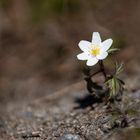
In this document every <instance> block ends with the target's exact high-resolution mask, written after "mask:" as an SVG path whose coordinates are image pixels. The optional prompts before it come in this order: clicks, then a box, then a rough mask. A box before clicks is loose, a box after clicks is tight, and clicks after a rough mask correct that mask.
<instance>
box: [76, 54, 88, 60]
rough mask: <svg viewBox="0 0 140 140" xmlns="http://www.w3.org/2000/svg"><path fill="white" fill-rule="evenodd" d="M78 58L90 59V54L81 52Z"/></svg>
mask: <svg viewBox="0 0 140 140" xmlns="http://www.w3.org/2000/svg"><path fill="white" fill-rule="evenodd" d="M77 58H78V59H79V60H88V58H89V56H88V54H87V53H80V54H78V55H77Z"/></svg>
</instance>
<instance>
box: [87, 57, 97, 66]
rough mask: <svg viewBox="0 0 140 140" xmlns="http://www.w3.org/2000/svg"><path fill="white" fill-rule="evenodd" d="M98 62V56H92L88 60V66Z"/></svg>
mask: <svg viewBox="0 0 140 140" xmlns="http://www.w3.org/2000/svg"><path fill="white" fill-rule="evenodd" d="M97 62H98V59H97V58H96V57H94V58H90V59H88V61H87V65H88V66H93V65H95V64H96V63H97Z"/></svg>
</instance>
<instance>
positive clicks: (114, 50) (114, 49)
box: [107, 48, 120, 53]
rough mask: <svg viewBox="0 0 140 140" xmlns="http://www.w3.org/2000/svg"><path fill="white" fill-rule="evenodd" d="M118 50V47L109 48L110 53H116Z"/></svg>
mask: <svg viewBox="0 0 140 140" xmlns="http://www.w3.org/2000/svg"><path fill="white" fill-rule="evenodd" d="M116 51H120V49H118V48H112V49H109V50H108V51H107V52H108V53H114V52H116Z"/></svg>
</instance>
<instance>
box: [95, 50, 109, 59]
mask: <svg viewBox="0 0 140 140" xmlns="http://www.w3.org/2000/svg"><path fill="white" fill-rule="evenodd" d="M107 56H108V53H107V52H101V53H100V54H99V55H97V56H96V57H97V59H99V60H102V59H105V58H106V57H107Z"/></svg>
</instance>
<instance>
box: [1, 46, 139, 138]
mask: <svg viewBox="0 0 140 140" xmlns="http://www.w3.org/2000/svg"><path fill="white" fill-rule="evenodd" d="M128 50H129V49H127V51H128ZM130 50H131V48H130ZM124 51H126V50H124ZM121 55H122V56H123V52H122V53H121V54H120V57H121ZM129 57H130V56H129ZM138 58H139V56H138ZM138 58H135V59H134V60H132V61H129V62H127V63H126V68H129V69H127V71H125V72H124V74H122V78H124V80H125V82H126V89H127V90H126V91H125V93H124V97H123V102H122V104H124V106H123V107H124V108H127V107H128V106H131V107H132V108H135V110H137V111H138V113H136V114H132V115H129V114H127V121H128V124H127V126H121V124H120V122H121V120H122V116H121V115H120V116H119V117H117V118H116V119H115V120H112V118H113V117H112V114H111V113H110V112H107V106H106V105H105V104H104V103H103V102H102V101H101V100H98V99H95V98H94V97H93V96H90V95H89V94H88V92H87V91H86V88H85V82H84V81H82V82H78V83H75V84H72V85H70V86H66V87H64V88H62V90H58V91H57V92H52V93H50V94H47V95H42V97H40V98H38V97H36V95H35V94H32V95H31V97H30V98H29V97H28V96H27V97H24V94H23V95H22V96H23V99H22V96H21V98H20V99H19V98H14V97H11V96H6V97H7V99H5V101H4V102H1V106H0V114H1V116H0V139H1V140H20V139H21V140H24V139H25V140H45V139H46V140H94V139H101V140H114V139H115V140H117V139H120V140H126V139H129V140H131V139H133V140H134V139H135V140H137V139H138V138H139V135H140V133H139V132H140V113H139V111H140V107H139V104H140V85H139V81H140V75H139V70H140V65H139V61H138V60H139V59H138ZM132 66H133V67H137V69H136V70H134V69H133V68H132ZM128 75H129V76H128ZM132 81H133V82H132ZM17 96H18V95H17ZM15 97H16V96H15ZM31 99H32V100H31ZM116 122H117V125H116Z"/></svg>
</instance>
